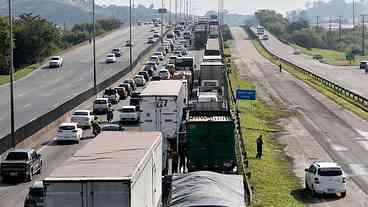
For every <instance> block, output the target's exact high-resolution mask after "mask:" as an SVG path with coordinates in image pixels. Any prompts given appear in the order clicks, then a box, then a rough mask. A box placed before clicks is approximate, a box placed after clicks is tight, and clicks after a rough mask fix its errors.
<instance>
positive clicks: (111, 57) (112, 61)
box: [105, 53, 116, 63]
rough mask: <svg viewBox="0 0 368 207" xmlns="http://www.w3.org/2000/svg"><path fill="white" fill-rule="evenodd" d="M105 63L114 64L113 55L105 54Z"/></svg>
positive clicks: (114, 58) (114, 57)
mask: <svg viewBox="0 0 368 207" xmlns="http://www.w3.org/2000/svg"><path fill="white" fill-rule="evenodd" d="M105 62H106V63H115V62H116V56H115V54H113V53H110V54H107V55H106V59H105Z"/></svg>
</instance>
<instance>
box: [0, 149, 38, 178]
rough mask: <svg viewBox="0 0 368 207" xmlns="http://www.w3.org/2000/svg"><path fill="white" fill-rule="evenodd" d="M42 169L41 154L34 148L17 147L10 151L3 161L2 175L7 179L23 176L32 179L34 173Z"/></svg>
mask: <svg viewBox="0 0 368 207" xmlns="http://www.w3.org/2000/svg"><path fill="white" fill-rule="evenodd" d="M41 170H42V159H41V155H40V154H38V153H37V152H36V151H35V150H33V149H15V150H12V151H10V152H9V153H8V154H7V156H6V158H5V160H4V161H3V162H2V163H1V176H2V178H3V180H5V181H14V180H15V179H17V178H22V179H24V180H26V181H32V177H33V175H34V174H36V173H37V174H40V173H41Z"/></svg>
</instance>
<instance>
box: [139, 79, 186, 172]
mask: <svg viewBox="0 0 368 207" xmlns="http://www.w3.org/2000/svg"><path fill="white" fill-rule="evenodd" d="M187 102H188V89H187V81H186V80H162V81H152V82H150V84H149V85H148V86H147V87H146V88H145V89H144V90H143V91H142V93H141V102H140V105H141V113H140V121H141V125H140V128H141V130H142V131H160V132H162V134H163V168H164V169H167V168H166V167H167V165H166V164H167V161H168V151H171V150H173V149H175V144H176V143H177V142H178V139H179V137H178V135H179V134H178V132H179V130H180V128H181V126H182V123H183V120H184V109H185V108H186V106H187Z"/></svg>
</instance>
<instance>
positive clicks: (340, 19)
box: [339, 16, 342, 41]
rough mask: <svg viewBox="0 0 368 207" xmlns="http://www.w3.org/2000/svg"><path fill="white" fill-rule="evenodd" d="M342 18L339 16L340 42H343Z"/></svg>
mask: <svg viewBox="0 0 368 207" xmlns="http://www.w3.org/2000/svg"><path fill="white" fill-rule="evenodd" d="M341 21H342V16H339V41H341V36H342V28H341Z"/></svg>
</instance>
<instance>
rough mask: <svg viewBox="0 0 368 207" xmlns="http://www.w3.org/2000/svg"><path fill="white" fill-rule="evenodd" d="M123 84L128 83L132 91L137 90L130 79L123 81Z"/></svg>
mask: <svg viewBox="0 0 368 207" xmlns="http://www.w3.org/2000/svg"><path fill="white" fill-rule="evenodd" d="M123 83H129V84H130V86H131V87H132V89H133V90H135V89H137V85H136V84H135V82H134V80H132V79H128V80H124V81H123Z"/></svg>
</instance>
